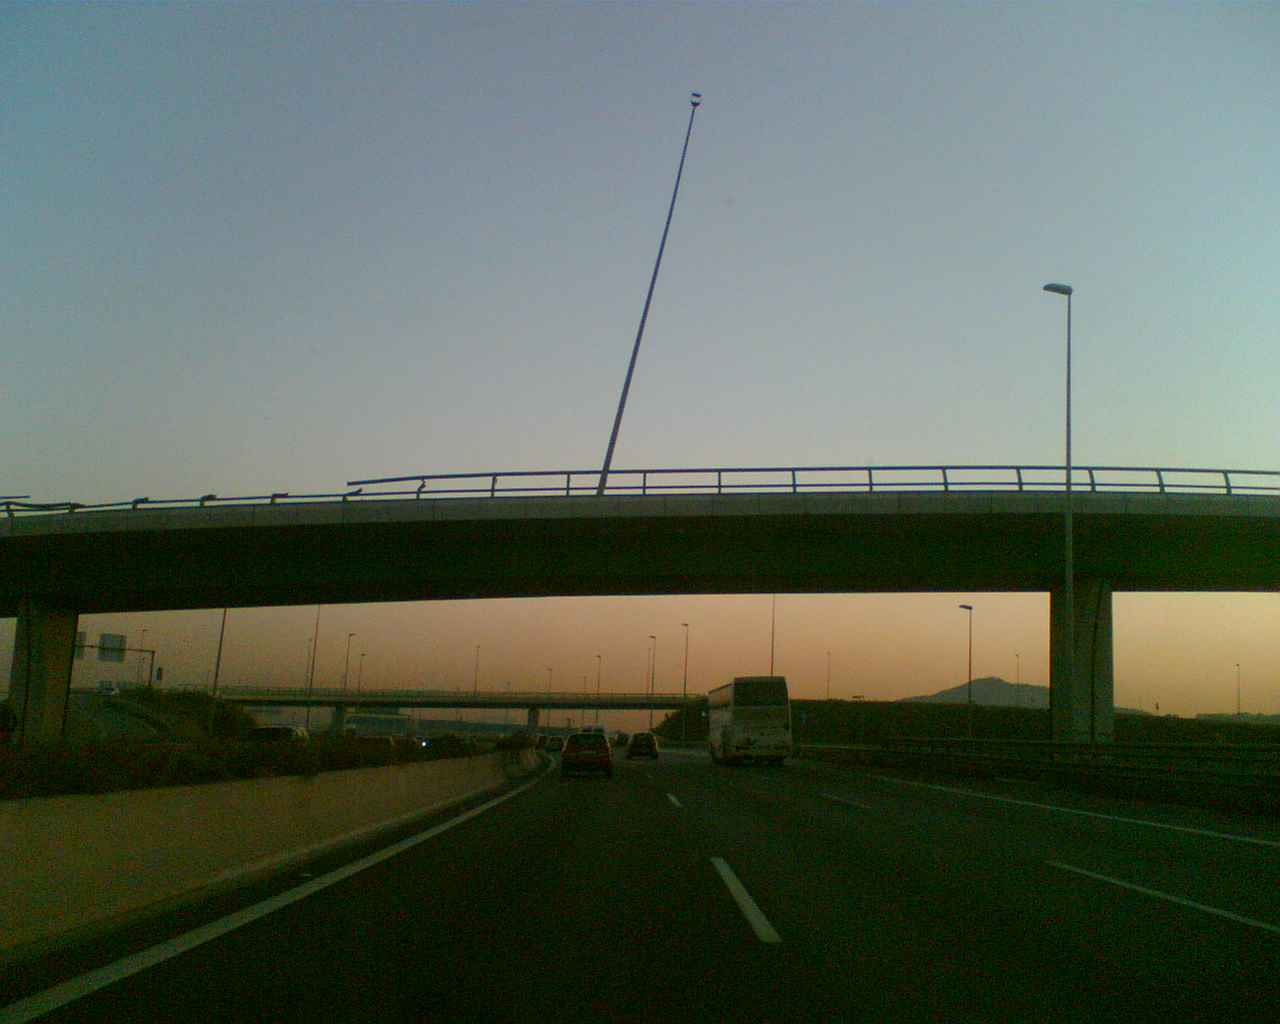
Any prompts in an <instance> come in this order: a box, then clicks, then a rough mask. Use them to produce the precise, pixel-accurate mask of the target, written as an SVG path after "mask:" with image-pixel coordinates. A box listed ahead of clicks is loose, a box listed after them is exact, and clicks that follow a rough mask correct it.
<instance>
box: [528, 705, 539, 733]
mask: <svg viewBox="0 0 1280 1024" xmlns="http://www.w3.org/2000/svg"><path fill="white" fill-rule="evenodd" d="M525 729H526V730H527V731H529V732H537V731H538V709H537V708H530V709H529V717H528V718H527V719H526V720H525Z"/></svg>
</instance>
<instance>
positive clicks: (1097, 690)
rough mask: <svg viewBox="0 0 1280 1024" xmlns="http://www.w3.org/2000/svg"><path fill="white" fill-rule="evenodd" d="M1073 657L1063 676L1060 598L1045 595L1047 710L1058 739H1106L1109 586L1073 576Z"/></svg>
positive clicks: (1111, 662)
mask: <svg viewBox="0 0 1280 1024" xmlns="http://www.w3.org/2000/svg"><path fill="white" fill-rule="evenodd" d="M1073 589H1074V591H1075V593H1074V598H1075V601H1074V604H1075V608H1074V609H1073V618H1074V623H1075V637H1074V638H1075V644H1074V647H1075V658H1074V660H1073V664H1072V672H1071V678H1067V657H1066V651H1067V643H1066V599H1065V592H1064V591H1063V590H1062V589H1058V590H1053V591H1050V593H1049V714H1050V720H1051V723H1052V725H1051V728H1052V732H1053V739H1054V740H1055V741H1056V742H1059V743H1110V742H1111V740H1112V737H1113V720H1114V716H1115V650H1114V644H1113V642H1112V629H1111V586H1110V584H1108V583H1107V582H1106V581H1105V580H1096V579H1076V580H1075V584H1074V588H1073Z"/></svg>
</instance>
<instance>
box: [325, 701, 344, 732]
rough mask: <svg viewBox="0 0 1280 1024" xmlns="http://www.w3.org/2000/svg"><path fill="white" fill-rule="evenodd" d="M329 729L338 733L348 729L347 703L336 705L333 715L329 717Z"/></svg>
mask: <svg viewBox="0 0 1280 1024" xmlns="http://www.w3.org/2000/svg"><path fill="white" fill-rule="evenodd" d="M329 731H330V732H336V733H344V732H346V731H347V706H346V705H345V704H336V705H334V708H333V717H332V718H330V719H329Z"/></svg>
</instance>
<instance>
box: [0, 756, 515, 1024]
mask: <svg viewBox="0 0 1280 1024" xmlns="http://www.w3.org/2000/svg"><path fill="white" fill-rule="evenodd" d="M536 781H537V780H536V779H534V780H533V781H530V782H526V783H525V784H524V785H523V786H520V787H518V788H516V789H513V790H509V791H508V792H506V793H503V794H502V795H501V796H496V797H494V798H493V799H492V800H488V801H486V802H485V803H483V804H480V805H479V806H478V807H473V808H471V810H469V811H464V812H463V813H462V814H459V815H458V816H457V817H456V818H450V819H449V820H448V821H442V822H441V823H440V824H438V825H433V826H432V827H431V828H429V829H426V830H425V831H423V832H419V833H417V834H415V835H412V836H410V837H409V838H408V839H402V840H401V841H400V842H398V843H394V844H393V845H391V846H387V847H384V848H383V849H381V850H378V851H377V852H376V853H371V854H369V856H367V857H363V858H361V859H360V860H357V861H352V862H351V863H350V864H344V865H343V866H342V867H340V868H336V869H334V870H333V871H330V872H329V873H328V874H324V875H321V876H320V877H318V878H313V879H311V880H310V881H309V882H305V883H303V884H302V885H299V886H295V887H294V888H292V889H288V890H286V891H285V892H282V893H278V894H277V895H275V896H272V897H270V898H269V899H265V900H263V901H262V902H261V903H255V904H254V905H252V906H249V907H244V908H243V909H241V910H237V911H235V912H233V913H231V914H228V915H226V916H225V917H221V918H219V919H218V920H216V921H211V922H209V923H208V924H205V925H201V926H200V927H199V928H194V929H192V930H191V931H189V932H186V933H185V934H182V935H178V936H176V937H174V938H172V939H166V940H165V941H164V942H158V943H156V944H155V945H154V946H151V947H150V948H148V949H144V950H142V951H141V952H139V953H134V954H132V955H131V956H126V957H122V958H121V959H119V960H116V961H114V962H113V963H109V964H106V965H105V966H103V967H98V968H95V969H94V970H92V971H88V972H86V973H84V974H81V975H79V976H78V977H75V978H71V979H70V980H68V981H64V982H62V983H61V984H58V985H55V986H53V988H50V989H46V990H45V991H43V992H37V993H35V994H34V995H30V996H27V997H26V998H24V999H19V1000H18V1001H17V1002H14V1003H10V1004H9V1005H8V1006H4V1007H0V1024H25V1022H26V1021H31V1020H35V1019H37V1018H39V1017H42V1016H44V1015H45V1014H46V1013H50V1012H51V1011H53V1010H56V1009H58V1008H59V1007H62V1006H66V1005H67V1004H68V1003H73V1002H75V1001H76V1000H77V999H82V998H83V997H85V996H87V995H90V994H92V993H94V992H97V991H98V990H99V989H103V988H106V987H107V986H108V985H112V984H114V983H115V982H117V981H121V980H122V979H124V978H128V977H130V976H131V975H134V974H138V973H139V972H141V971H145V970H146V969H147V968H148V967H154V966H155V965H156V964H159V963H163V962H164V961H166V960H169V959H172V958H173V957H175V956H178V955H179V954H182V953H186V952H188V951H189V950H192V949H195V948H196V947H197V946H202V945H204V944H205V943H206V942H211V941H212V940H214V939H216V938H220V937H221V936H223V935H226V934H227V933H228V932H232V931H235V930H236V929H237V928H240V927H243V926H244V925H246V924H250V923H252V922H253V921H257V920H258V919H259V918H263V917H266V916H267V915H268V914H273V913H275V912H276V911H277V910H281V909H283V908H284V907H287V906H289V904H291V903H296V902H298V900H301V899H305V898H306V897H308V896H311V895H312V894H314V893H317V892H319V891H320V890H322V889H327V888H329V886H331V885H336V884H337V883H338V882H341V881H343V880H345V879H347V878H350V877H351V876H352V875H355V874H359V873H360V872H361V871H364V870H366V869H368V868H371V867H374V866H375V865H377V864H381V863H382V862H383V861H384V860H389V859H390V858H392V857H394V856H396V855H397V854H400V853H403V852H404V851H405V850H409V849H412V848H413V847H415V846H417V845H418V844H419V843H424V842H426V841H427V840H428V839H434V838H435V837H436V836H438V835H440V833H442V832H446V831H448V830H449V829H451V828H453V827H454V826H455V825H461V824H462V823H463V822H464V821H469V820H470V819H472V818H475V817H478V816H479V815H481V814H484V813H485V812H486V811H488V810H490V809H491V808H493V807H496V806H497V805H498V804H500V803H502V802H504V801H506V800H510V799H511V798H512V797H514V796H518V795H519V794H520V793H523V792H524V791H525V790H526V789H528V788H529V787H530V786H532V785H533V784H534V782H536Z"/></svg>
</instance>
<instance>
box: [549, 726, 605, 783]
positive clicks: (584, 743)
mask: <svg viewBox="0 0 1280 1024" xmlns="http://www.w3.org/2000/svg"><path fill="white" fill-rule="evenodd" d="M573 772H604V774H605V775H606V776H612V775H613V749H612V748H611V747H610V746H609V738H608V737H607V736H605V734H604V733H602V732H575V733H574V734H573V735H571V736H570V737H569V738H568V739H567V740H565V741H564V749H563V750H562V751H560V774H561V775H562V776H568V775H570V774H571V773H573Z"/></svg>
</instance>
